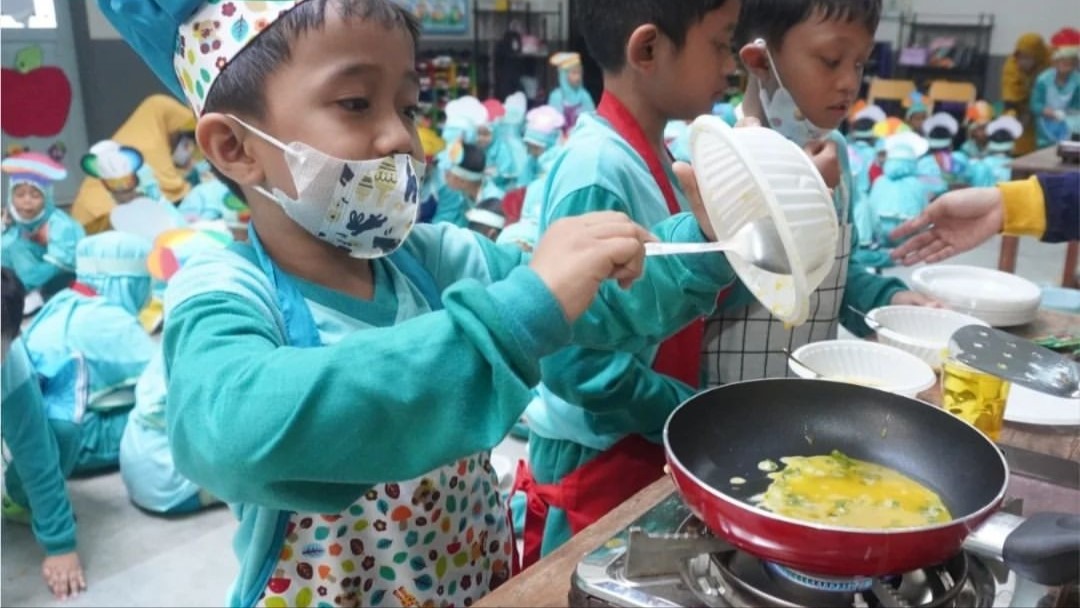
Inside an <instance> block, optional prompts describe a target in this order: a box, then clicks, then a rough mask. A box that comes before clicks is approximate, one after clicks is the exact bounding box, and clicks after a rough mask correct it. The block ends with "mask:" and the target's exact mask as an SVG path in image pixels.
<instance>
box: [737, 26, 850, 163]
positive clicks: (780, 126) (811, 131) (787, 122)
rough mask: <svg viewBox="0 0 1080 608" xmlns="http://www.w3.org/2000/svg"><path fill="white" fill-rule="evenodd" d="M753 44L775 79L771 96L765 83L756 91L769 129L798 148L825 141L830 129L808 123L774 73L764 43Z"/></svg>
mask: <svg viewBox="0 0 1080 608" xmlns="http://www.w3.org/2000/svg"><path fill="white" fill-rule="evenodd" d="M755 44H756V45H757V46H760V47H761V48H763V49H764V50H765V56H766V57H767V58H768V60H769V70H770V71H771V72H772V75H773V78H775V79H776V85H777V86H776V92H774V93H773V94H772V95H771V96H770V95H769V92H768V91H767V90H765V83H760V84H761V86H760V87H759V91H758V93H759V96H760V98H761V108H762V110H763V111H764V112H765V120H766V121H767V122H768V125H769V127H771V128H772V129H773V130H774V131H776V132H777V133H779V134H781V135H783V136H784V137H786V138H787V139H789V140H791V141H792V142H794V143H795V144H797V145H799V146H805V145H806V144H808V143H810V142H812V141H819V140H822V139H825V137H826V136H827V135H828V134H829V133H830V132H831V131H832V129H825V128H821V127H819V126H817V125H815V124H814V123H812V122H810V119H809V118H807V117H806V116H805V115H804V114H803V113H802V110H800V109H799V106H798V105H797V104H796V103H795V98H794V97H792V96H791V92H790V91H788V90H787V88H785V87H784V81H783V80H781V79H780V73H779V72H778V71H776V62H775V61H773V58H772V54H771V53H769V49H768V47H767V46H766V44H765V41H764V40H760V39H759V40H757V41H755Z"/></svg>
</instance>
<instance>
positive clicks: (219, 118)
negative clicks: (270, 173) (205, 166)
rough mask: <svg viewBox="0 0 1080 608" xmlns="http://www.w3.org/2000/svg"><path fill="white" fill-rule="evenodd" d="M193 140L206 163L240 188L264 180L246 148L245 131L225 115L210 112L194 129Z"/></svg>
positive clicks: (256, 163) (247, 144)
mask: <svg viewBox="0 0 1080 608" xmlns="http://www.w3.org/2000/svg"><path fill="white" fill-rule="evenodd" d="M195 141H197V142H198V144H199V148H200V149H202V151H203V154H204V155H205V156H206V160H208V161H210V164H212V165H214V166H215V167H217V168H218V170H219V171H221V172H222V173H223V174H225V176H226V177H228V178H229V179H231V180H233V181H234V182H236V183H238V184H240V185H242V186H253V185H256V184H260V183H262V182H264V181H265V179H266V174H265V172H264V171H263V168H262V166H261V165H260V164H259V163H258V162H256V160H255V157H254V156H252V154H251V151H250V149H249V146H250V143H248V142H247V133H246V131H245V129H244V128H243V127H242V126H240V125H239V124H237V123H236V121H235V120H232V119H230V118H229V117H227V116H226V115H224V114H218V113H214V112H212V113H209V114H205V115H204V116H203V117H202V118H200V119H199V123H198V125H196V127H195Z"/></svg>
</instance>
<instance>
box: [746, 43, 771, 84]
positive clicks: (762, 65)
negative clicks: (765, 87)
mask: <svg viewBox="0 0 1080 608" xmlns="http://www.w3.org/2000/svg"><path fill="white" fill-rule="evenodd" d="M739 59H741V60H742V62H743V65H745V66H746V69H747V70H750V73H751V74H753V75H754V76H755V77H756V78H757V79H758V81H760V82H765V81H767V80H768V79H769V54H768V53H766V52H765V47H764V46H763V45H761V44H758V43H757V41H753V42H748V43H747V44H746V45H745V46H743V47H742V50H740V51H739Z"/></svg>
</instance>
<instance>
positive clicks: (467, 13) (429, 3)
mask: <svg viewBox="0 0 1080 608" xmlns="http://www.w3.org/2000/svg"><path fill="white" fill-rule="evenodd" d="M404 3H405V6H406V8H408V9H409V10H410V11H411V12H412V13H413V15H415V16H416V18H417V19H418V20H419V21H420V28H421V30H422V31H423V34H424V36H425V37H437V38H467V37H468V36H469V35H470V34H471V32H472V29H471V27H472V23H471V21H472V4H473V0H404Z"/></svg>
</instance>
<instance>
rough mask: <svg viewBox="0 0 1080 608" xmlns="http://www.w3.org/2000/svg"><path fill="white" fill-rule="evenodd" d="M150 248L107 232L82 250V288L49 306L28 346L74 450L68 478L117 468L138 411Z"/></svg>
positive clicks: (51, 411) (146, 356) (145, 355)
mask: <svg viewBox="0 0 1080 608" xmlns="http://www.w3.org/2000/svg"><path fill="white" fill-rule="evenodd" d="M149 253H150V243H149V242H148V241H146V240H144V239H142V238H140V237H138V236H135V235H130V234H125V233H122V232H116V231H108V232H102V233H100V234H95V235H93V236H90V237H87V238H85V239H83V241H82V242H81V243H79V248H78V252H77V258H76V262H75V266H76V271H75V272H76V282H75V283H74V284H73V285H72V286H71V287H70V288H68V289H65V290H63V291H61V292H60V293H58V294H56V296H55V297H54V298H53V299H52V300H50V301H49V302H48V303H47V304H45V307H44V308H42V309H41V312H39V313H38V315H37V316H36V317H34V320H33V322H32V323H31V324H30V325H29V326H28V327H27V328H26V333H25V337H24V340H25V342H26V349H27V351H28V352H29V353H30V359H31V361H33V363H34V368H35V369H36V370H37V372H38V375H39V376H40V377H41V392H42V395H43V396H44V399H45V408H46V411H47V414H48V416H49V418H50V419H52V420H54V421H59V422H57V423H56V424H57V425H59V424H60V423H61V422H62V423H63V425H65V431H64V432H63V433H58V436H57V440H58V441H59V442H60V444H61V450H62V451H65V452H66V451H68V446H67V445H66V442H69V441H70V442H72V447H71V450H72V451H74V452H75V454H76V456H75V462H74V463H73V465H72V467H71V468H70V469H67V470H68V471H69V472H73V473H94V472H98V471H101V470H104V469H108V468H111V467H115V466H116V465H117V463H118V461H119V460H118V459H119V452H120V438H121V436H122V435H123V433H124V427H125V425H126V424H127V418H128V414H129V413H130V412H131V408H132V407H133V406H134V405H135V392H134V389H135V382H136V381H137V380H138V378H139V375H140V374H142V372H143V370H144V369H145V368H146V365H147V364H148V363H149V362H150V357H151V355H152V354H153V352H154V346H153V342H151V340H150V337H149V336H148V335H146V332H145V331H144V330H143V328H142V326H141V325H140V324H139V321H138V318H137V315H138V313H139V311H140V310H142V307H143V306H144V305H146V303H147V301H149V299H150V273H149V271H148V270H147V267H146V258H147V255H148V254H149Z"/></svg>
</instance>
